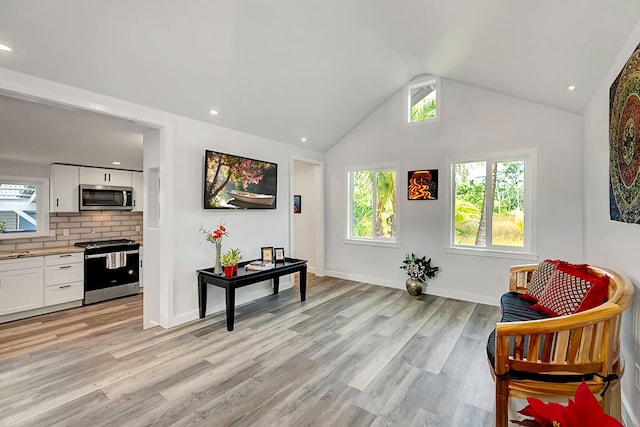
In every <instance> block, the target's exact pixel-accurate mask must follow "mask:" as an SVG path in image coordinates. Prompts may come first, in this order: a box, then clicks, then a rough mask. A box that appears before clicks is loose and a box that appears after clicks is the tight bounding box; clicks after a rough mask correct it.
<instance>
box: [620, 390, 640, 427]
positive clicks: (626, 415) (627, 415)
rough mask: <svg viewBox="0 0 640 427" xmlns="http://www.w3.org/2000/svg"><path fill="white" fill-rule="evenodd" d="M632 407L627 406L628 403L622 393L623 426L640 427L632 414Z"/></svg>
mask: <svg viewBox="0 0 640 427" xmlns="http://www.w3.org/2000/svg"><path fill="white" fill-rule="evenodd" d="M632 408H633V407H632V406H631V405H630V404H629V401H628V400H627V399H626V396H625V395H624V393H622V420H623V421H624V424H625V426H627V427H640V423H638V420H637V418H636V417H635V415H634V414H633V411H631V410H630V409H632Z"/></svg>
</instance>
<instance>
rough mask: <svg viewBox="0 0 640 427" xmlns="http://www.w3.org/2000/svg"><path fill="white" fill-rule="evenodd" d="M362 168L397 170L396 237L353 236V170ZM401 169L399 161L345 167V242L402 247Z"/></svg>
mask: <svg viewBox="0 0 640 427" xmlns="http://www.w3.org/2000/svg"><path fill="white" fill-rule="evenodd" d="M361 170H372V171H383V170H394V171H395V172H396V207H395V215H396V224H395V226H396V227H395V234H396V237H394V238H392V239H389V238H375V237H372V238H371V239H366V238H360V237H352V236H351V227H352V225H353V221H352V220H353V218H352V215H353V212H352V210H351V200H352V196H353V194H352V188H351V174H352V173H353V172H357V171H361ZM399 170H400V166H399V164H398V163H397V162H393V163H374V164H366V165H356V166H348V167H347V168H345V176H346V177H347V213H346V218H347V221H346V227H345V237H344V238H343V241H344V243H348V244H354V245H363V246H384V247H394V248H398V247H400V239H399V237H398V236H399V235H400V221H399V218H400V212H399V203H398V187H399V186H400V185H399V183H398V180H399V177H400V175H399Z"/></svg>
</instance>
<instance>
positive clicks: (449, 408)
mask: <svg viewBox="0 0 640 427" xmlns="http://www.w3.org/2000/svg"><path fill="white" fill-rule="evenodd" d="M427 289H428V288H427ZM194 298H195V296H194ZM299 298H300V297H299V292H298V290H297V289H290V290H286V291H283V292H280V295H277V296H270V297H266V298H263V299H261V300H259V301H257V302H255V303H252V304H247V305H245V306H242V307H238V308H236V324H235V330H234V331H233V332H227V330H226V326H225V325H226V324H225V318H224V313H220V314H217V315H210V316H208V317H207V318H206V319H203V320H197V321H194V322H191V323H188V324H186V325H182V326H179V327H176V328H173V329H169V330H164V329H161V328H152V329H148V330H145V331H143V330H142V329H141V325H142V298H141V297H140V296H136V297H129V298H123V299H119V300H113V301H109V302H106V303H102V304H97V305H93V306H88V307H81V308H77V309H72V310H68V311H64V312H59V313H54V314H49V315H43V316H38V317H35V318H31V319H25V320H21V321H16V322H12V323H9V324H3V325H0V425H1V426H14V425H15V426H91V427H96V426H403V427H404V426H492V425H493V405H494V398H493V395H494V391H493V380H492V379H491V376H490V374H489V369H488V367H487V361H486V354H485V345H486V339H487V336H488V334H489V332H490V331H491V329H493V327H494V326H495V322H496V321H497V320H498V318H499V313H498V309H497V308H496V307H490V306H486V305H482V304H473V303H469V302H462V301H457V300H452V299H446V298H440V297H434V296H430V295H422V296H420V297H417V298H416V297H411V296H410V295H409V294H408V293H407V292H406V291H403V290H397V289H389V288H384V287H379V286H373V285H369V284H364V283H357V282H351V281H347V280H340V279H334V278H315V277H314V276H309V281H308V292H307V301H306V302H305V303H300V299H299Z"/></svg>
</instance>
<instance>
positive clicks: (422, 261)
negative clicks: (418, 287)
mask: <svg viewBox="0 0 640 427" xmlns="http://www.w3.org/2000/svg"><path fill="white" fill-rule="evenodd" d="M400 268H402V269H403V270H406V271H407V274H408V275H409V277H411V278H412V279H416V280H419V281H420V282H425V281H426V280H427V278H429V279H431V278H433V277H435V276H436V273H437V272H438V271H440V267H436V266H434V265H431V258H429V259H427V256H426V255H425V256H423V257H417V256H416V255H415V254H414V253H413V252H412V253H411V254H406V255H405V257H404V261H402V265H401V266H400Z"/></svg>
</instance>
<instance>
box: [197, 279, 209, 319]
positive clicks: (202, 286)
mask: <svg viewBox="0 0 640 427" xmlns="http://www.w3.org/2000/svg"><path fill="white" fill-rule="evenodd" d="M198 303H199V305H200V318H201V319H204V316H205V314H206V310H207V284H206V283H204V280H202V277H198Z"/></svg>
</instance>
